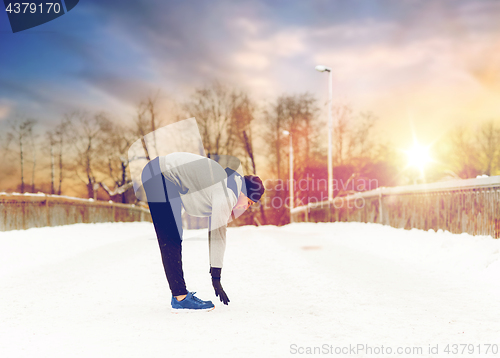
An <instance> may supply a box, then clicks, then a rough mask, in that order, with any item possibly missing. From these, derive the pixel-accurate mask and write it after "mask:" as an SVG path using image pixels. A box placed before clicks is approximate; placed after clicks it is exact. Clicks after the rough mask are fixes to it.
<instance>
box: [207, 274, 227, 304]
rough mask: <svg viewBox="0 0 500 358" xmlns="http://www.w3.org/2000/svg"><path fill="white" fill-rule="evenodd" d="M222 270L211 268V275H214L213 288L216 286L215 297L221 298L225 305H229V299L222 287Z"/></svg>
mask: <svg viewBox="0 0 500 358" xmlns="http://www.w3.org/2000/svg"><path fill="white" fill-rule="evenodd" d="M221 270H222V269H221V268H218V267H211V268H210V274H211V275H212V286H214V290H215V295H216V296H217V297H219V298H220V301H221V302H222V303H224V304H225V305H227V304H228V302H229V298H228V297H227V295H226V293H225V292H224V289H223V288H222V285H221V284H220V272H221Z"/></svg>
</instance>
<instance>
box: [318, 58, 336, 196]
mask: <svg viewBox="0 0 500 358" xmlns="http://www.w3.org/2000/svg"><path fill="white" fill-rule="evenodd" d="M316 71H319V72H328V98H329V99H328V202H329V203H331V202H332V201H333V167H332V130H333V123H332V122H333V120H332V96H333V94H332V92H333V90H332V86H333V84H332V82H333V80H332V69H331V68H330V67H326V66H323V65H318V66H316Z"/></svg>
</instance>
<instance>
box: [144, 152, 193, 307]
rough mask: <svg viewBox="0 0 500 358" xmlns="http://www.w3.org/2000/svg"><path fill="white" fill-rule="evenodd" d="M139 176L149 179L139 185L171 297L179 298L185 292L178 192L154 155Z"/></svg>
mask: <svg viewBox="0 0 500 358" xmlns="http://www.w3.org/2000/svg"><path fill="white" fill-rule="evenodd" d="M146 171H147V172H146ZM144 173H147V174H148V175H144ZM143 178H149V180H146V182H144V181H143V185H144V189H145V191H146V195H147V198H148V204H149V209H150V212H151V217H152V219H153V224H154V227H155V231H156V236H157V238H158V244H159V246H160V252H161V257H162V262H163V267H164V269H165V274H166V276H167V280H168V283H169V286H170V290H171V291H172V295H173V296H175V297H177V296H181V297H182V296H184V295H186V294H187V293H188V291H187V289H186V283H185V281H184V272H183V270H182V219H181V202H180V198H179V192H178V190H177V188H176V187H175V185H174V184H173V183H170V182H169V181H168V180H166V179H165V178H164V176H163V175H162V174H161V171H160V167H159V161H158V158H156V159H154V160H152V161H151V162H150V163H148V165H147V166H146V167H145V168H144V170H143Z"/></svg>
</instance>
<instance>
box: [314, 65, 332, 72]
mask: <svg viewBox="0 0 500 358" xmlns="http://www.w3.org/2000/svg"><path fill="white" fill-rule="evenodd" d="M315 68H316V71H319V72H325V71H326V72H330V71H331V70H332V69H331V68H330V67H326V66H323V65H317V66H316V67H315Z"/></svg>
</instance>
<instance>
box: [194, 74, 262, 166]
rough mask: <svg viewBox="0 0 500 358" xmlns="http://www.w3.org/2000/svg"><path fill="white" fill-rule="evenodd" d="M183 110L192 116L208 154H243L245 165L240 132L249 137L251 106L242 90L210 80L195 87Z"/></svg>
mask: <svg viewBox="0 0 500 358" xmlns="http://www.w3.org/2000/svg"><path fill="white" fill-rule="evenodd" d="M184 109H185V111H186V112H187V113H188V114H189V116H193V117H195V118H196V121H197V123H198V126H199V128H200V131H201V138H202V141H203V145H204V147H205V150H206V151H207V152H208V153H211V154H223V155H224V154H229V155H235V156H243V157H244V160H243V162H245V163H246V165H247V166H248V163H249V161H247V160H248V155H247V154H248V153H247V150H246V146H245V139H244V136H243V131H245V132H246V133H247V136H249V138H250V140H251V123H252V121H253V119H254V110H255V106H254V104H253V102H252V101H251V100H250V98H249V96H248V94H247V93H246V92H245V91H242V90H237V89H235V88H231V87H229V86H227V85H225V84H222V83H220V82H218V81H214V82H212V83H211V84H210V85H207V86H205V87H202V88H198V89H196V90H195V93H194V94H193V95H192V96H191V98H190V99H189V100H188V101H187V102H186V103H185V104H184ZM240 159H241V158H240Z"/></svg>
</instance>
